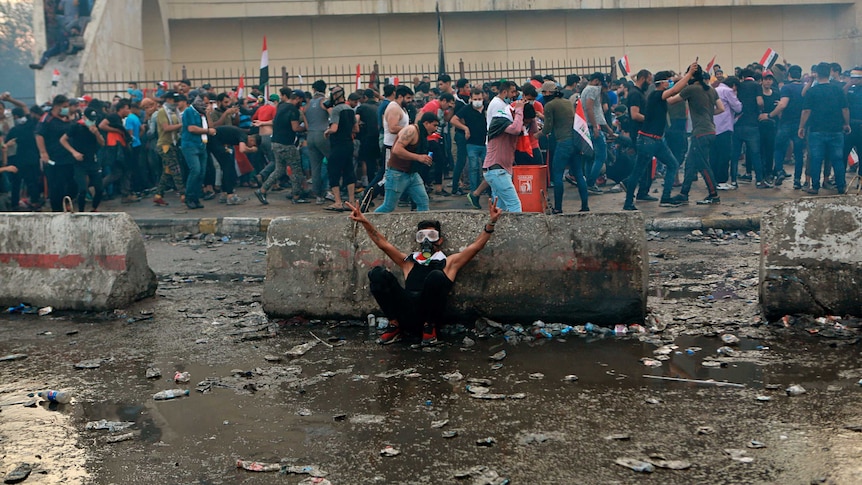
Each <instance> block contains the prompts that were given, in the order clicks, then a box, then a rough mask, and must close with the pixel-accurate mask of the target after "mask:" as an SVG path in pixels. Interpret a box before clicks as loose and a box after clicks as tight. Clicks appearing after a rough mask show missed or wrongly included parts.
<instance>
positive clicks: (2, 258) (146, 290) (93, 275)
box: [0, 213, 157, 311]
mask: <svg viewBox="0 0 862 485" xmlns="http://www.w3.org/2000/svg"><path fill="white" fill-rule="evenodd" d="M0 234H3V237H2V238H0V305H17V304H19V303H21V302H26V303H30V304H32V305H38V306H47V305H50V306H53V307H54V308H57V309H69V310H97V311H104V310H113V309H115V308H123V307H125V306H128V305H129V304H131V303H132V302H134V301H135V300H139V299H141V298H145V297H148V296H153V295H154V294H155V291H156V286H157V281H156V275H155V273H153V271H152V270H151V269H150V267H149V265H148V264H147V253H146V250H145V249H144V240H143V238H142V237H141V232H140V230H139V229H138V226H137V225H135V222H134V221H133V220H132V218H131V217H130V216H129V215H128V214H126V213H115V214H107V213H106V214H50V213H44V214H43V213H20V214H14V213H12V214H0Z"/></svg>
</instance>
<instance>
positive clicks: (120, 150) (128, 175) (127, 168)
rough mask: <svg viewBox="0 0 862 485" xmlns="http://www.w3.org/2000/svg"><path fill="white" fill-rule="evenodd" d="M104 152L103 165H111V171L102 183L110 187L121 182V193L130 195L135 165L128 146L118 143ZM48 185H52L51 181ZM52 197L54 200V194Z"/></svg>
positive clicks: (126, 195) (125, 195)
mask: <svg viewBox="0 0 862 485" xmlns="http://www.w3.org/2000/svg"><path fill="white" fill-rule="evenodd" d="M104 153H105V156H106V159H105V163H104V165H103V166H106V167H110V170H111V173H110V175H107V176H105V177H104V178H103V179H102V185H103V186H105V187H108V186H110V185H111V184H113V183H114V182H119V187H118V189H119V191H120V195H122V196H123V197H128V196H129V195H130V194H131V193H132V174H133V173H134V169H133V166H132V165H131V164H130V159H131V157H130V156H129V152H127V151H126V147H124V146H122V145H119V144H118V145H113V146H109V147H105V152H104ZM46 174H47V169H46ZM69 176H70V177H71V176H72V175H71V174H70V175H69ZM48 185H49V187H50V185H51V182H50V181H49V182H48ZM115 189H116V188H115ZM73 195H74V194H73ZM51 198H52V200H53V196H52V197H51ZM62 200H63V199H62V197H61V198H60V201H61V202H62Z"/></svg>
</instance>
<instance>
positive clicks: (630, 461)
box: [614, 458, 655, 473]
mask: <svg viewBox="0 0 862 485" xmlns="http://www.w3.org/2000/svg"><path fill="white" fill-rule="evenodd" d="M614 463H616V464H617V465H619V466H624V467H626V468H629V469H631V470H634V471H636V472H640V473H652V472H654V471H655V467H654V466H653V464H652V463H649V462H646V461H641V460H636V459H634V458H617V459H616V460H614Z"/></svg>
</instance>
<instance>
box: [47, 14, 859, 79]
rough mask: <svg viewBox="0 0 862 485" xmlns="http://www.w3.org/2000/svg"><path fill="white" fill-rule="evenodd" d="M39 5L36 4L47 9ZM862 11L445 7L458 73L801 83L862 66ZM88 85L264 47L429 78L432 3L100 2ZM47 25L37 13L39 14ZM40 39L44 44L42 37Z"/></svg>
mask: <svg viewBox="0 0 862 485" xmlns="http://www.w3.org/2000/svg"><path fill="white" fill-rule="evenodd" d="M40 2H41V0H37V10H38V4H39V3H40ZM860 3H862V0H858V1H857V0H440V1H439V8H440V11H441V16H442V19H443V24H444V28H443V30H444V44H445V52H446V56H447V62H448V63H449V64H453V63H457V61H458V60H459V59H463V60H464V62H465V63H475V62H506V61H510V62H511V61H515V62H517V61H527V60H529V59H530V58H531V57H532V58H535V59H536V60H537V61H567V60H568V61H571V60H578V59H592V58H609V57H611V56H615V57H621V56H623V55H628V57H629V61H630V64H631V66H632V68H633V69H635V70H637V69H640V68H648V69H651V70H653V71H655V70H658V69H668V68H669V69H680V68H682V67H684V66H686V65H688V64H689V63H690V62H691V61H692V60H693V59H694V58H695V57H699V58H700V60H701V62H702V63H704V64H705V63H706V62H708V61H709V59H710V58H712V56H716V62H717V63H719V64H721V65H723V66H725V67H729V66H737V65H744V64H747V63H749V62H752V61H755V60H759V58H760V56H761V55H762V54H763V52H764V51H765V50H766V49H767V48H773V49H775V50H776V51H777V52H778V53H779V54H780V56H781V58H784V59H787V60H788V61H789V62H791V63H795V64H800V65H802V66H803V67H804V68H805V69H806V70H807V67H808V66H810V65H811V64H812V63H815V62H818V61H820V60H829V61H837V62H840V63H841V64H842V65H845V66H850V65H854V64H857V63H860V62H862V50H860V44H859V38H860V27H859V26H860V18H862V7H860ZM94 10H95V11H94V13H93V23H92V25H91V27H88V31H87V35H86V38H87V40H88V48H87V50H86V51H85V53H84V57H83V59H82V61H81V63H80V68H79V69H80V72H81V73H83V74H84V75H85V76H88V77H97V76H103V75H105V74H106V73H119V74H121V75H123V74H126V73H127V74H128V75H133V73H151V74H154V75H156V76H158V75H159V74H161V75H162V76H163V77H165V78H168V77H169V76H170V73H174V72H177V71H178V70H179V69H180V68H181V67H182V66H186V67H187V68H188V69H191V70H206V69H219V70H220V69H225V68H232V69H238V70H246V71H249V72H253V70H256V69H257V67H258V62H259V59H260V51H261V41H262V38H263V36H264V35H266V36H267V39H268V44H269V58H270V66H271V69H273V70H275V71H276V72H273V75H277V70H279V69H280V67H281V66H286V67H287V68H288V70H291V71H295V70H299V69H303V70H309V71H312V72H319V71H320V70H322V69H326V68H327V67H331V66H338V65H356V64H357V63H361V64H363V65H370V64H372V63H374V62H375V61H376V62H378V63H380V65H383V66H388V65H398V64H411V65H412V64H429V65H435V64H436V59H437V24H436V14H435V2H434V1H432V0H256V1H236V0H100V1H97V4H96V8H95V9H94ZM37 15H38V13H37ZM37 37H38V32H37Z"/></svg>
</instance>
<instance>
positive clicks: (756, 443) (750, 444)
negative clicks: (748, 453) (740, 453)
mask: <svg viewBox="0 0 862 485" xmlns="http://www.w3.org/2000/svg"><path fill="white" fill-rule="evenodd" d="M745 446H747V447H748V448H751V449H755V450H757V449H760V448H766V443H764V442H762V441H757V440H751V441H749V442H748V443H746V445H745Z"/></svg>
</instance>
